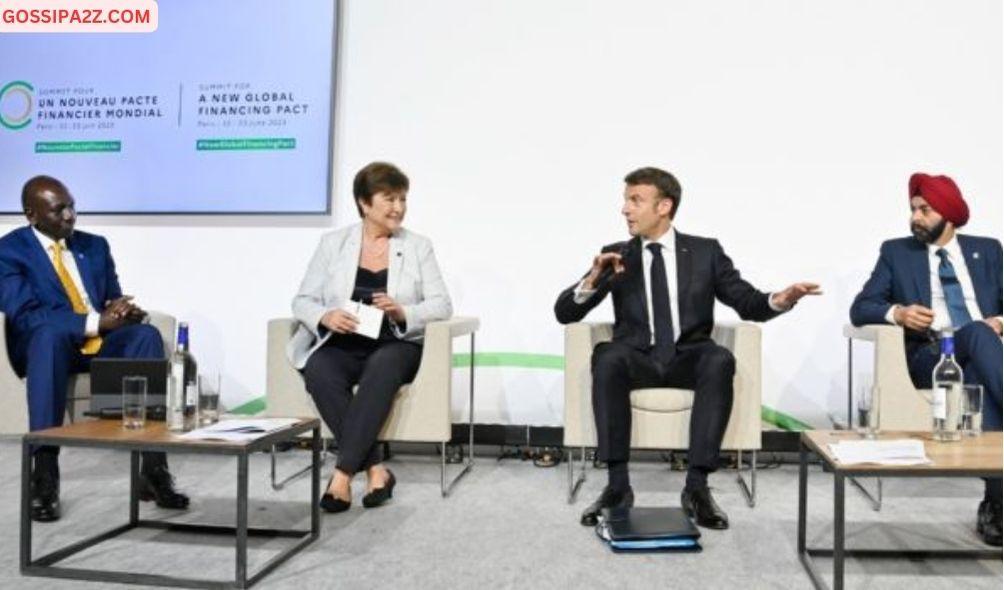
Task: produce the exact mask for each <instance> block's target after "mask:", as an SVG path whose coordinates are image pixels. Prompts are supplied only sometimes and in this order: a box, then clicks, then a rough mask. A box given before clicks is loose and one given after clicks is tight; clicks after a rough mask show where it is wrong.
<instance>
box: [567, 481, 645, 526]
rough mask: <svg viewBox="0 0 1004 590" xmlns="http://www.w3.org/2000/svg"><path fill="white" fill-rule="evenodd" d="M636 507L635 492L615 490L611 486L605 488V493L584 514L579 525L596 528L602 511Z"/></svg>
mask: <svg viewBox="0 0 1004 590" xmlns="http://www.w3.org/2000/svg"><path fill="white" fill-rule="evenodd" d="M632 506H634V491H633V490H632V489H631V488H628V489H627V490H615V489H613V488H611V487H610V486H607V487H605V488H603V493H601V494H600V497H599V498H597V499H596V501H595V502H593V503H592V504H590V505H589V506H588V507H587V508H586V509H585V511H584V512H583V513H582V518H580V519H579V523H581V524H582V525H583V526H596V523H597V522H599V519H600V511H601V510H603V509H604V508H631V507H632Z"/></svg>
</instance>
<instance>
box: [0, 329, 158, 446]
mask: <svg viewBox="0 0 1004 590" xmlns="http://www.w3.org/2000/svg"><path fill="white" fill-rule="evenodd" d="M149 314H150V324H151V325H153V326H154V327H155V328H157V331H159V332H160V336H161V338H162V339H163V340H164V350H165V351H166V352H167V354H171V352H173V351H174V333H175V323H176V321H175V318H174V316H170V315H167V314H165V313H160V312H156V311H151V312H149ZM0 391H2V392H3V395H4V396H5V397H6V398H7V401H6V402H5V403H4V411H3V412H2V413H0V435H12V434H17V435H20V434H24V433H25V432H27V431H28V392H27V389H26V388H25V383H24V379H21V378H20V377H18V376H17V373H15V372H14V367H13V366H11V364H10V356H8V350H7V323H6V318H5V317H4V315H3V314H2V313H0ZM90 398H91V376H90V374H88V373H77V374H74V375H70V381H69V385H68V392H67V396H66V417H67V420H68V421H69V422H72V421H74V420H76V419H77V418H79V417H80V416H82V415H83V413H84V412H85V411H87V410H88V409H89V408H90Z"/></svg>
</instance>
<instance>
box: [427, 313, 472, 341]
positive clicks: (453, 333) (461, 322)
mask: <svg viewBox="0 0 1004 590" xmlns="http://www.w3.org/2000/svg"><path fill="white" fill-rule="evenodd" d="M480 327H481V320H480V319H478V318H475V317H463V316H457V317H453V318H450V319H448V320H438V321H435V322H429V323H428V324H426V326H425V332H426V338H428V335H429V330H432V331H433V332H436V333H437V335H438V332H439V331H440V330H446V331H447V332H448V333H449V336H450V337H452V338H456V337H457V336H466V335H468V334H473V333H474V332H477V331H478V328H480Z"/></svg>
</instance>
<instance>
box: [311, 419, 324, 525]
mask: <svg viewBox="0 0 1004 590" xmlns="http://www.w3.org/2000/svg"><path fill="white" fill-rule="evenodd" d="M310 443H311V444H310V450H311V463H310V466H311V474H310V490H311V492H310V536H311V538H313V539H316V538H317V537H318V536H320V534H321V506H320V504H321V446H322V445H323V442H322V441H321V427H320V426H318V427H317V428H315V429H314V435H313V436H312V437H311V441H310Z"/></svg>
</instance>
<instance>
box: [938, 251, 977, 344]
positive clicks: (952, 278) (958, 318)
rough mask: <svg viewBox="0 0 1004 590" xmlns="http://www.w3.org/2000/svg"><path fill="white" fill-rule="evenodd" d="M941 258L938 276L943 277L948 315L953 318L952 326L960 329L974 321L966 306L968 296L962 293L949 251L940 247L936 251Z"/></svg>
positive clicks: (942, 288)
mask: <svg viewBox="0 0 1004 590" xmlns="http://www.w3.org/2000/svg"><path fill="white" fill-rule="evenodd" d="M935 254H937V255H938V258H940V259H941V264H939V265H938V278H940V279H941V290H942V291H944V292H945V304H946V305H948V316H949V317H950V318H951V319H952V327H953V328H955V329H956V330H958V329H959V328H961V327H962V326H965V325H966V324H968V323H969V322H971V321H973V318H972V316H970V315H969V309H967V308H966V297H965V296H964V295H963V294H962V285H960V284H959V277H958V276H956V274H955V267H954V266H952V262H951V261H950V260H949V259H948V251H947V250H945V249H944V248H938V250H937V251H936V252H935Z"/></svg>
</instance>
